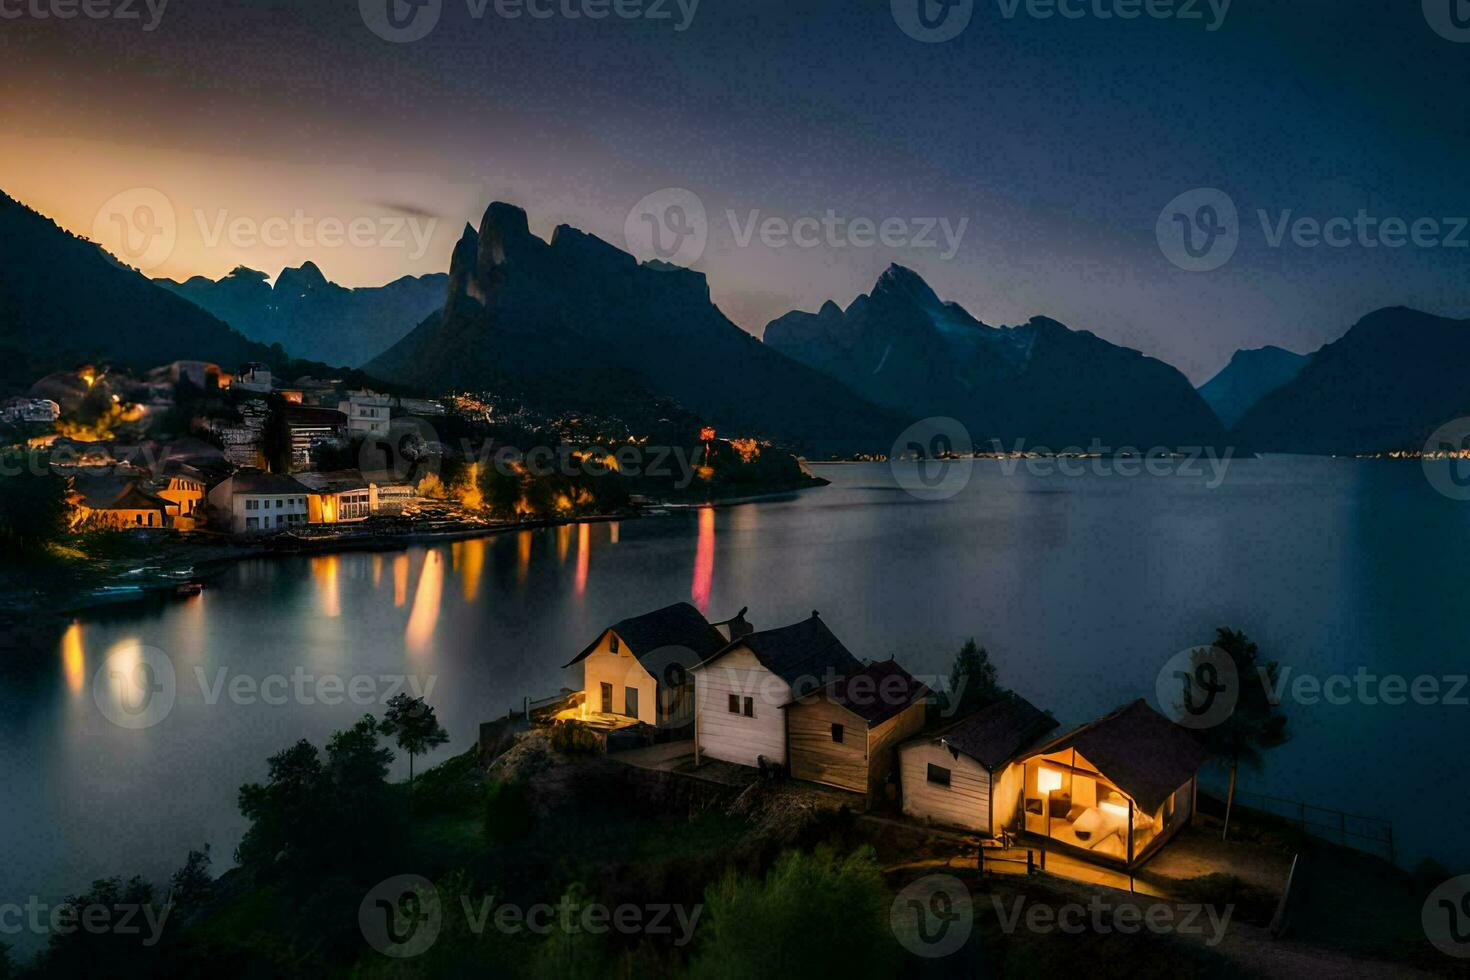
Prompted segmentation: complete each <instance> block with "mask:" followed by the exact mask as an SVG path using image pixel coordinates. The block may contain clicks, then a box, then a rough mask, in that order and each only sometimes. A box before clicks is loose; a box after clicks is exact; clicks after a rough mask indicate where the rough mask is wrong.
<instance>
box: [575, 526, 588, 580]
mask: <svg viewBox="0 0 1470 980" xmlns="http://www.w3.org/2000/svg"><path fill="white" fill-rule="evenodd" d="M591 557H592V525H590V524H578V525H577V579H576V582H575V585H574V588H575V590H576V595H577V597H578V598H581V597H582V596H584V595H586V594H587V570H588V564H589V562H590V560H591Z"/></svg>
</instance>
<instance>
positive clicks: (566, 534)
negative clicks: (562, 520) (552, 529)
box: [556, 524, 572, 565]
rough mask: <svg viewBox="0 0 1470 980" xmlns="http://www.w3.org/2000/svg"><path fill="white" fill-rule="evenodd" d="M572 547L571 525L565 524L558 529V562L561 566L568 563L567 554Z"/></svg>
mask: <svg viewBox="0 0 1470 980" xmlns="http://www.w3.org/2000/svg"><path fill="white" fill-rule="evenodd" d="M571 546H572V528H571V525H569V524H563V525H561V526H560V527H558V528H557V529H556V560H557V561H559V562H560V563H561V564H563V565H565V564H566V563H567V552H568V551H570V550H571Z"/></svg>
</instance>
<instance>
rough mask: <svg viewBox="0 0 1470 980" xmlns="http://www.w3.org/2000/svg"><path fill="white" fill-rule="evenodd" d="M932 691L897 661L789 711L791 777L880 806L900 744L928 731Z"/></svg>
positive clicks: (852, 678)
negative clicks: (927, 710) (847, 792)
mask: <svg viewBox="0 0 1470 980" xmlns="http://www.w3.org/2000/svg"><path fill="white" fill-rule="evenodd" d="M928 694H929V688H927V687H926V686H924V685H923V684H921V683H919V682H918V681H917V680H915V679H914V678H913V677H912V676H910V675H909V673H908V671H906V670H904V669H903V668H902V667H900V666H899V665H898V664H896V663H894V662H893V661H891V660H889V661H885V662H883V663H876V664H870V665H868V666H867V667H864V668H862V669H861V670H859V671H856V672H854V673H852V674H848V675H847V676H846V677H839V678H837V679H836V680H834V681H832V682H831V683H830V684H828V685H827V686H826V687H823V688H821V689H819V690H817V691H814V692H812V693H811V694H808V695H806V696H805V697H801V698H798V699H797V700H795V701H792V702H791V703H790V704H788V705H786V707H785V711H786V744H787V748H788V752H789V754H790V760H791V775H792V776H793V777H795V778H796V779H807V780H811V781H812V782H814V783H823V784H825V785H827V786H835V787H837V788H838V789H846V790H851V791H852V792H854V793H862V794H864V795H865V796H866V797H867V798H868V806H870V807H871V806H874V805H875V804H877V803H878V802H879V801H881V800H882V799H883V798H884V796H885V795H886V794H885V788H886V787H887V785H888V778H889V776H890V774H891V773H892V772H893V759H894V752H895V750H896V748H897V746H898V743H899V742H901V741H903V740H904V739H906V738H908V737H909V736H911V735H914V734H916V733H917V732H919V731H922V730H923V728H924V710H925V699H926V698H927V696H928Z"/></svg>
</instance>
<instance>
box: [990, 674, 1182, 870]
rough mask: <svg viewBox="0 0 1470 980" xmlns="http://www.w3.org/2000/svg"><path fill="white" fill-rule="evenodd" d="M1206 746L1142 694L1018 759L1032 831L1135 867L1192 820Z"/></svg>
mask: <svg viewBox="0 0 1470 980" xmlns="http://www.w3.org/2000/svg"><path fill="white" fill-rule="evenodd" d="M1207 757H1208V756H1207V753H1206V752H1205V750H1204V749H1203V748H1202V747H1201V746H1200V744H1199V742H1198V741H1196V739H1195V737H1194V735H1193V734H1192V733H1191V732H1190V731H1188V730H1187V729H1185V728H1182V727H1180V726H1179V725H1176V724H1175V723H1174V722H1172V721H1170V720H1169V719H1168V718H1165V717H1164V716H1163V715H1161V714H1159V713H1158V712H1157V711H1155V710H1154V709H1153V708H1151V707H1149V706H1148V704H1147V702H1144V701H1135V702H1133V703H1132V704H1129V705H1125V706H1124V707H1122V708H1119V709H1118V710H1117V711H1114V712H1112V713H1111V714H1108V715H1105V716H1103V717H1102V718H1099V719H1097V720H1096V721H1092V722H1088V723H1087V724H1085V725H1082V726H1081V727H1079V728H1076V729H1074V730H1072V731H1070V732H1068V733H1067V734H1065V735H1062V736H1061V737H1059V738H1056V739H1054V740H1052V741H1051V742H1049V743H1046V744H1044V745H1041V746H1039V747H1038V748H1036V749H1034V750H1033V751H1031V752H1029V753H1027V754H1026V756H1025V757H1024V758H1023V759H1021V760H1020V761H1018V762H1017V763H1016V768H1018V769H1020V770H1021V771H1020V773H1019V783H1020V785H1021V787H1022V793H1021V799H1022V801H1023V802H1022V804H1021V812H1022V817H1023V822H1021V823H1020V824H1019V829H1021V830H1022V831H1023V832H1024V833H1025V834H1026V835H1028V836H1031V837H1034V838H1037V839H1039V840H1045V841H1047V842H1049V844H1050V845H1061V846H1062V847H1064V848H1066V849H1067V850H1069V851H1071V852H1073V853H1075V854H1077V855H1078V856H1080V857H1085V858H1089V859H1091V860H1094V861H1097V862H1099V863H1102V864H1110V865H1115V866H1121V867H1127V868H1133V867H1136V866H1137V865H1139V864H1141V863H1142V862H1143V861H1145V860H1147V859H1148V858H1149V857H1151V856H1152V855H1153V854H1154V853H1155V852H1156V851H1158V849H1159V848H1160V847H1162V846H1163V845H1164V843H1165V842H1166V841H1167V840H1169V838H1171V837H1173V836H1174V835H1175V834H1176V833H1178V832H1179V830H1180V829H1181V828H1183V827H1184V826H1186V825H1187V824H1188V823H1189V820H1190V817H1191V816H1193V814H1194V802H1195V800H1194V798H1195V789H1196V785H1197V780H1198V775H1199V769H1200V766H1202V765H1203V764H1204V762H1205V760H1206V758H1207Z"/></svg>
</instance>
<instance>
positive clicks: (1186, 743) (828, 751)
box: [556, 603, 1206, 869]
mask: <svg viewBox="0 0 1470 980" xmlns="http://www.w3.org/2000/svg"><path fill="white" fill-rule="evenodd" d="M745 612H746V611H745V610H742V611H741V613H740V614H739V615H738V616H736V617H735V618H734V619H731V620H728V621H725V622H720V623H711V622H709V621H708V620H706V618H705V617H704V616H703V615H702V614H701V613H700V612H699V611H698V610H697V609H695V608H694V607H693V606H691V605H689V604H687V603H680V604H678V605H674V606H669V607H667V608H664V609H659V610H656V611H654V612H651V613H648V614H646V615H642V616H635V617H633V618H631V619H626V620H623V621H622V622H619V623H616V624H614V625H612V626H610V627H608V628H607V629H605V630H604V631H603V632H602V633H601V634H600V635H599V636H598V637H597V638H596V639H595V640H593V641H592V643H591V644H589V645H588V646H587V648H586V649H584V650H583V651H582V652H581V653H580V654H578V655H577V657H576V658H574V659H573V660H572V661H571V662H570V663H568V664H567V665H566V666H567V667H569V668H576V667H580V668H581V671H582V683H581V686H580V689H579V690H578V691H577V693H576V694H575V695H574V696H573V697H572V700H571V705H570V706H569V707H566V708H564V709H563V710H562V711H561V712H560V713H559V714H558V715H557V716H556V720H557V722H558V723H575V724H582V725H586V726H588V727H589V728H591V729H592V730H593V731H594V732H598V733H599V735H600V737H601V738H602V739H603V741H604V743H605V744H608V745H612V744H614V740H616V739H617V738H618V736H619V735H624V734H626V735H639V734H641V735H642V736H644V737H645V738H647V739H650V740H653V741H678V740H689V741H691V742H692V745H691V746H690V748H692V751H693V753H694V758H695V761H696V764H698V765H709V764H711V763H718V764H724V765H735V766H746V767H752V768H755V769H758V770H762V771H765V772H773V773H774V772H781V773H786V774H789V775H790V776H791V777H792V778H794V779H800V780H808V781H811V782H814V783H819V784H823V785H826V786H831V787H835V788H837V789H840V790H845V791H848V792H850V793H852V794H854V796H853V801H854V803H855V804H856V805H857V808H858V809H868V808H872V807H877V806H887V807H893V808H896V809H900V810H901V812H902V813H903V814H905V815H907V816H909V817H912V818H915V819H917V820H921V821H924V822H926V823H929V824H933V825H937V826H943V827H950V828H956V829H960V830H964V831H968V832H972V833H977V834H979V835H981V836H982V837H987V838H994V839H996V840H998V841H1017V840H1020V841H1026V840H1036V841H1038V842H1043V843H1044V844H1045V845H1046V846H1047V847H1049V848H1054V849H1063V850H1067V851H1070V852H1073V853H1075V854H1076V855H1077V856H1079V857H1083V858H1085V859H1087V860H1090V861H1094V862H1096V863H1100V864H1103V865H1106V866H1111V867H1118V868H1125V869H1126V868H1133V867H1136V866H1137V865H1138V864H1139V863H1141V862H1142V861H1144V860H1146V859H1147V858H1148V857H1150V856H1152V855H1153V854H1154V853H1155V852H1156V851H1157V850H1158V849H1159V848H1160V847H1162V846H1163V845H1164V844H1165V842H1167V841H1168V840H1169V839H1170V838H1171V837H1173V836H1174V835H1175V834H1176V833H1178V831H1179V830H1180V829H1181V828H1183V827H1184V826H1185V825H1186V824H1187V823H1188V822H1189V820H1190V817H1191V815H1192V814H1193V812H1194V807H1195V791H1196V786H1197V778H1198V773H1199V769H1200V767H1201V766H1202V765H1203V763H1204V762H1205V759H1206V755H1205V752H1204V751H1203V749H1202V748H1201V747H1200V745H1199V743H1198V742H1197V741H1196V740H1195V738H1194V737H1193V736H1192V735H1191V734H1190V733H1189V732H1188V731H1187V730H1185V729H1184V728H1182V727H1180V726H1178V725H1176V724H1175V723H1173V722H1172V721H1170V720H1169V719H1167V718H1165V717H1164V716H1163V715H1161V714H1159V713H1158V712H1156V711H1155V710H1154V709H1152V708H1151V707H1149V706H1148V704H1147V703H1145V702H1143V701H1137V702H1134V703H1132V704H1129V705H1125V706H1123V707H1121V708H1119V709H1118V710H1116V711H1114V712H1112V713H1110V714H1108V715H1106V716H1104V717H1102V718H1098V719H1096V720H1094V721H1091V722H1089V723H1087V724H1085V725H1082V726H1080V727H1078V728H1075V729H1073V730H1071V731H1068V732H1065V733H1063V734H1057V732H1056V729H1057V727H1058V725H1057V722H1056V721H1055V719H1053V718H1052V717H1051V715H1050V714H1048V713H1046V712H1043V711H1042V710H1040V709H1038V708H1037V707H1035V706H1034V705H1032V704H1031V703H1030V702H1028V701H1027V700H1026V699H1024V698H1022V697H1020V696H1018V695H1015V694H1008V695H1006V696H1003V697H1001V698H1000V699H998V700H995V701H993V702H991V703H989V704H985V705H983V706H981V707H979V708H978V709H977V710H973V711H971V712H969V713H968V714H966V715H964V716H962V717H946V712H945V711H944V710H939V705H943V704H945V698H943V697H942V696H940V695H937V694H936V692H934V691H931V690H930V688H929V687H928V686H926V685H924V684H922V683H920V682H919V681H918V680H916V679H915V678H914V677H913V676H912V675H910V674H909V673H908V672H907V671H905V670H904V669H903V668H902V667H901V666H899V665H898V664H897V663H895V662H894V661H892V660H889V661H884V662H878V663H868V664H864V663H862V662H860V661H859V660H858V659H857V658H856V657H854V656H853V655H852V653H850V652H849V651H848V649H847V648H846V647H845V646H844V645H843V644H842V642H841V641H840V640H839V639H838V638H837V637H836V636H835V635H834V634H833V633H832V631H831V630H830V629H829V628H828V627H827V624H826V623H825V622H823V620H822V618H821V616H820V615H818V614H817V613H813V614H812V615H811V617H810V618H808V619H806V620H804V621H802V622H799V623H795V624H792V625H789V626H782V627H779V628H776V629H769V630H755V629H754V628H753V627H752V626H751V624H750V623H749V622H748V621H747V619H746V615H745Z"/></svg>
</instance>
